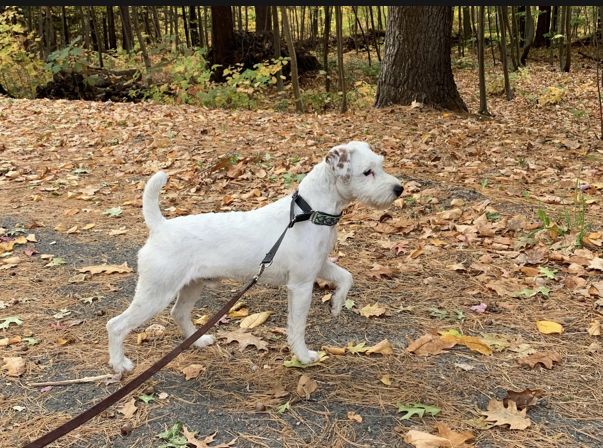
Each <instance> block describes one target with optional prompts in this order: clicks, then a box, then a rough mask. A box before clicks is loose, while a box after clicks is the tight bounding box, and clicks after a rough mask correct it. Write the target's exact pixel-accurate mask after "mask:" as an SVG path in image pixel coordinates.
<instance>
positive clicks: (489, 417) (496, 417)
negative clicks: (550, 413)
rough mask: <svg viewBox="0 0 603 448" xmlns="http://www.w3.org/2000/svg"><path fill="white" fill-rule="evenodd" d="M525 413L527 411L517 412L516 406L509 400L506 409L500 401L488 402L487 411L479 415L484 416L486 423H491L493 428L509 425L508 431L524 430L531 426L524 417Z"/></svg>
mask: <svg viewBox="0 0 603 448" xmlns="http://www.w3.org/2000/svg"><path fill="white" fill-rule="evenodd" d="M526 412H527V409H523V410H521V411H519V410H518V409H517V404H516V403H515V402H514V401H512V400H509V402H508V406H506V407H505V405H504V404H503V402H502V401H498V400H490V402H489V403H488V410H487V411H483V412H481V414H483V415H485V416H486V421H488V422H493V423H494V426H503V425H509V429H520V430H524V429H526V428H528V427H529V426H530V425H531V424H532V422H531V421H530V419H529V418H528V417H526Z"/></svg>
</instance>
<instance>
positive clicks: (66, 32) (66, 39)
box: [61, 6, 69, 46]
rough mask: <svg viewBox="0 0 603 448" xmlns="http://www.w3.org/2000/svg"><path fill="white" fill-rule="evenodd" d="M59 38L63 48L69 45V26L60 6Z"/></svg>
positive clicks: (63, 8) (63, 10)
mask: <svg viewBox="0 0 603 448" xmlns="http://www.w3.org/2000/svg"><path fill="white" fill-rule="evenodd" d="M61 37H62V39H63V46H67V45H69V25H68V24H67V14H66V12H65V7H64V6H61Z"/></svg>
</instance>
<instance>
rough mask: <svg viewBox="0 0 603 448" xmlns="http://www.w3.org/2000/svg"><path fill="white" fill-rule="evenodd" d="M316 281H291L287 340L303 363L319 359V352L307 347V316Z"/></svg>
mask: <svg viewBox="0 0 603 448" xmlns="http://www.w3.org/2000/svg"><path fill="white" fill-rule="evenodd" d="M313 286H314V282H313V281H312V282H305V283H289V284H288V285H287V289H288V296H289V316H288V319H287V341H288V342H289V347H291V351H293V353H294V354H295V356H296V357H297V359H299V361H300V362H301V363H303V364H309V363H311V362H315V361H318V359H319V357H320V356H319V355H318V353H317V352H315V351H312V350H308V347H306V338H305V333H306V318H307V317H308V311H309V310H310V304H311V303H312V288H313Z"/></svg>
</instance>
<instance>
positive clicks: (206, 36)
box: [203, 6, 213, 47]
mask: <svg viewBox="0 0 603 448" xmlns="http://www.w3.org/2000/svg"><path fill="white" fill-rule="evenodd" d="M208 12H209V10H208V9H207V6H204V7H203V32H204V33H205V46H206V47H209V27H208V26H207V25H208V23H209V20H208V18H207V16H208ZM212 32H213V31H212ZM212 45H213V42H212Z"/></svg>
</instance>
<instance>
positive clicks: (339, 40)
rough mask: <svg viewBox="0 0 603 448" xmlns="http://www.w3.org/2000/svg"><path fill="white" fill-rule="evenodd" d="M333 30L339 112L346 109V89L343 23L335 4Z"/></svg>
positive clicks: (338, 8) (339, 10)
mask: <svg viewBox="0 0 603 448" xmlns="http://www.w3.org/2000/svg"><path fill="white" fill-rule="evenodd" d="M335 30H336V33H337V72H338V74H339V76H338V79H339V90H340V91H341V93H342V98H341V109H340V111H341V113H345V112H347V110H348V98H347V89H346V85H345V71H344V69H343V24H342V14H341V6H335Z"/></svg>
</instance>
